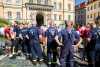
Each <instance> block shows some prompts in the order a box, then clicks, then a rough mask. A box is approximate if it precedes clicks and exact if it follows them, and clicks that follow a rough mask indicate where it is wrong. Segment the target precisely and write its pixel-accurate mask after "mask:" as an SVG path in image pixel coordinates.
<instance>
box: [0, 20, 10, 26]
mask: <svg viewBox="0 0 100 67" xmlns="http://www.w3.org/2000/svg"><path fill="white" fill-rule="evenodd" d="M9 24H10V23H9V22H8V21H7V20H5V19H2V18H0V27H3V26H4V25H9Z"/></svg>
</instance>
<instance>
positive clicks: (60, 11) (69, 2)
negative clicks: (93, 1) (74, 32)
mask: <svg viewBox="0 0 100 67" xmlns="http://www.w3.org/2000/svg"><path fill="white" fill-rule="evenodd" d="M53 3H54V9H53V17H52V19H53V20H54V21H55V23H56V24H58V25H59V24H62V23H63V20H67V21H69V20H70V21H73V22H74V21H75V0H54V2H53Z"/></svg>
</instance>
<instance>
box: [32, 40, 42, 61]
mask: <svg viewBox="0 0 100 67" xmlns="http://www.w3.org/2000/svg"><path fill="white" fill-rule="evenodd" d="M30 47H31V53H32V59H33V60H34V59H37V58H39V59H43V55H42V49H41V46H40V44H39V42H37V43H35V42H34V40H32V39H31V40H30Z"/></svg>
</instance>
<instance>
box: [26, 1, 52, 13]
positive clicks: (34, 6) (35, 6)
mask: <svg viewBox="0 0 100 67" xmlns="http://www.w3.org/2000/svg"><path fill="white" fill-rule="evenodd" d="M25 6H26V7H27V8H28V9H29V10H42V11H51V10H52V9H53V6H52V5H43V4H36V3H26V4H25Z"/></svg>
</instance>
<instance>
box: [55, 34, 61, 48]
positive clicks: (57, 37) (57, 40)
mask: <svg viewBox="0 0 100 67" xmlns="http://www.w3.org/2000/svg"><path fill="white" fill-rule="evenodd" d="M55 40H56V42H57V43H58V45H59V46H63V44H62V38H60V41H59V36H56V37H55Z"/></svg>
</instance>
